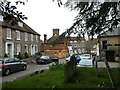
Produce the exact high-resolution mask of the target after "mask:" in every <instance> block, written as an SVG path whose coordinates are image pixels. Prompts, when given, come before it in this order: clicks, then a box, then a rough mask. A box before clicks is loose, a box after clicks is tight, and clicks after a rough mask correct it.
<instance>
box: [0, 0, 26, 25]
mask: <svg viewBox="0 0 120 90" xmlns="http://www.w3.org/2000/svg"><path fill="white" fill-rule="evenodd" d="M15 3H16V5H18V4H23V5H25V2H24V1H21V0H19V1H16V2H15ZM16 5H11V2H9V1H6V0H2V1H1V2H0V11H1V12H0V13H1V14H2V15H3V19H4V20H5V21H6V22H8V23H10V24H11V25H15V24H16V23H17V21H20V20H24V19H27V17H26V16H25V15H23V13H22V12H19V11H18V10H17V6H16Z"/></svg>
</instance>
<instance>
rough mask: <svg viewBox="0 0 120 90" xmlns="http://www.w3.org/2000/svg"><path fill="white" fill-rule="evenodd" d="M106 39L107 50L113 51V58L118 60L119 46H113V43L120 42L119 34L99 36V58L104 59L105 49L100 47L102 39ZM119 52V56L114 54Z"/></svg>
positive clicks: (119, 58)
mask: <svg viewBox="0 0 120 90" xmlns="http://www.w3.org/2000/svg"><path fill="white" fill-rule="evenodd" d="M104 40H106V41H107V44H108V46H107V50H112V51H115V60H116V61H118V60H120V46H115V44H120V36H102V37H100V55H101V59H102V60H104V59H105V51H106V50H103V48H102V41H104ZM118 54H119V57H118V58H117V57H116V55H118Z"/></svg>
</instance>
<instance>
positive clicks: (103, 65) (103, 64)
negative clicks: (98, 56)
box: [98, 61, 120, 68]
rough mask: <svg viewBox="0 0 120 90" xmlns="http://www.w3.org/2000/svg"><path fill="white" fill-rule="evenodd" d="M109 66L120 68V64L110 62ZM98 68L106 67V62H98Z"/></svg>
mask: <svg viewBox="0 0 120 90" xmlns="http://www.w3.org/2000/svg"><path fill="white" fill-rule="evenodd" d="M108 64H109V65H110V68H118V67H120V62H108ZM98 67H106V66H105V62H103V61H100V62H98Z"/></svg>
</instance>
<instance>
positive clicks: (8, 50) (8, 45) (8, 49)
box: [6, 42, 14, 57]
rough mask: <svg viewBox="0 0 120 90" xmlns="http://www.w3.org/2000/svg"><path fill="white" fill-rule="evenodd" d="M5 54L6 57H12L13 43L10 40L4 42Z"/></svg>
mask: <svg viewBox="0 0 120 90" xmlns="http://www.w3.org/2000/svg"><path fill="white" fill-rule="evenodd" d="M6 54H7V55H8V57H14V44H13V43H12V42H6Z"/></svg>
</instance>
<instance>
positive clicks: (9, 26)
mask: <svg viewBox="0 0 120 90" xmlns="http://www.w3.org/2000/svg"><path fill="white" fill-rule="evenodd" d="M20 22H22V23H23V27H20V26H18V24H16V25H13V26H12V25H11V24H10V23H8V22H5V21H3V22H1V21H0V26H2V27H7V28H11V29H14V30H16V29H17V30H20V31H23V32H28V33H31V34H35V35H39V36H40V34H39V33H37V32H36V31H35V30H33V29H32V28H31V27H29V26H28V25H27V24H26V23H25V22H23V21H20Z"/></svg>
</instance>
